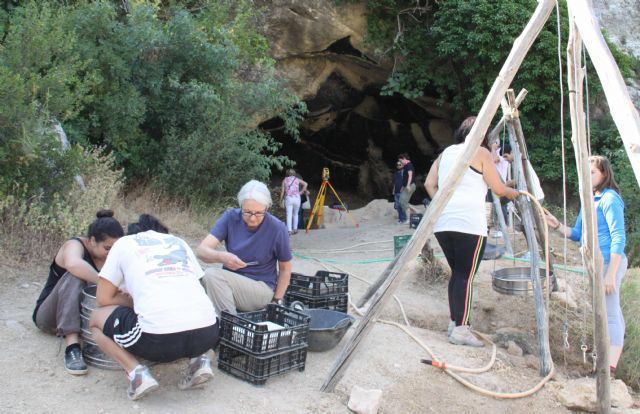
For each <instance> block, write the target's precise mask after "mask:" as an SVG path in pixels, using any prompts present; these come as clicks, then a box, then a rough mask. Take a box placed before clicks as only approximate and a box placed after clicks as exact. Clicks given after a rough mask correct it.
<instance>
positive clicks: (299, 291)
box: [285, 270, 349, 312]
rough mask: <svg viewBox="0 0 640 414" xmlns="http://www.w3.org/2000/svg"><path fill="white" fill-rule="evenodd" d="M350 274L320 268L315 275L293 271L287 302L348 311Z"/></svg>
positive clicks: (311, 307) (312, 307)
mask: <svg viewBox="0 0 640 414" xmlns="http://www.w3.org/2000/svg"><path fill="white" fill-rule="evenodd" d="M348 293H349V275H347V274H346V273H337V272H328V271H325V270H319V271H317V272H316V274H315V276H306V275H303V274H300V273H292V274H291V281H290V282H289V289H287V293H286V295H285V299H286V301H287V303H289V304H291V303H292V302H295V301H300V302H302V303H303V304H304V305H305V306H306V307H308V308H310V309H331V310H336V311H340V312H347V305H348V301H349V298H348Z"/></svg>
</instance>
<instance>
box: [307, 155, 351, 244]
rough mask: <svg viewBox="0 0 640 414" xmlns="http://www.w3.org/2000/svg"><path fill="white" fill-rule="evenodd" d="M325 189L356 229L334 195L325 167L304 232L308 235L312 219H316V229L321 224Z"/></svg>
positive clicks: (342, 204) (343, 206)
mask: <svg viewBox="0 0 640 414" xmlns="http://www.w3.org/2000/svg"><path fill="white" fill-rule="evenodd" d="M327 187H329V188H330V189H331V191H333V195H335V196H336V198H337V199H338V201H339V202H340V205H341V206H342V208H343V209H344V211H345V212H346V213H347V215H348V216H349V218H350V219H351V221H353V224H355V225H356V227H358V223H357V222H356V221H355V220H354V219H353V217H351V214H350V213H349V210H348V209H347V207H346V206H345V205H344V203H343V202H342V200H341V199H340V196H339V195H338V193H336V190H335V189H334V188H333V186H332V185H331V183H330V182H329V169H328V168H327V167H324V168H323V169H322V184H321V185H320V190H319V191H318V196H317V197H316V201H315V202H314V203H313V208H312V209H311V216H310V217H309V222H308V223H307V229H306V232H307V233H309V229H310V228H311V224H312V223H313V219H314V218H315V219H316V228H320V223H321V222H322V211H323V210H324V198H325V195H326V194H327Z"/></svg>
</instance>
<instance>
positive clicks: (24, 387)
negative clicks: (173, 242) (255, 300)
mask: <svg viewBox="0 0 640 414" xmlns="http://www.w3.org/2000/svg"><path fill="white" fill-rule="evenodd" d="M355 213H356V214H355V215H356V217H357V219H358V220H359V222H360V227H359V228H357V229H354V228H353V227H352V226H349V225H348V222H346V223H345V224H344V225H337V226H332V225H331V224H330V223H328V225H327V228H326V229H323V230H316V231H312V232H310V233H309V234H304V233H300V234H298V235H295V236H293V239H292V240H293V248H294V252H295V253H296V254H297V255H296V258H295V259H294V271H296V272H299V273H303V274H314V273H315V271H316V270H319V269H322V266H321V265H320V264H319V262H317V261H316V260H312V259H310V257H316V258H321V259H324V260H332V261H333V262H332V263H334V264H336V265H338V266H339V267H341V268H343V269H345V270H347V271H349V272H353V273H354V274H355V275H357V276H359V277H361V278H363V279H365V280H369V281H372V280H375V279H376V278H377V277H378V275H379V274H380V273H381V272H382V270H383V269H384V268H385V267H386V266H387V264H388V261H387V259H389V258H391V257H392V254H393V236H394V235H400V234H410V232H411V231H413V230H409V229H408V228H407V227H406V226H401V225H397V224H395V219H394V214H393V209H392V208H391V207H390V205H384V204H376V205H375V206H374V205H370V206H368V207H366V208H364V209H361V211H360V212H358V211H356V212H355ZM337 221H338V222H342V221H343V220H342V219H340V218H339V217H338V220H337ZM206 231H207V230H206V229H202V234H203V235H204V234H206ZM191 242H192V244H194V245H195V244H196V243H197V242H198V240H191ZM371 242H383V243H371ZM360 243H368V244H366V245H362V246H360V247H355V248H351V249H349V250H348V251H347V252H335V251H334V252H321V250H334V249H338V248H343V247H349V246H353V245H356V244H360ZM436 245H437V244H436ZM47 262H48V260H47V261H42V262H40V263H35V264H33V265H6V264H5V265H0V271H1V274H2V275H3V276H2V279H1V280H0V287H1V289H0V303H2V304H3V306H2V309H1V310H0V344H1V349H2V354H1V355H0V362H1V363H2V367H3V369H4V371H5V375H3V376H2V381H1V384H0V412H2V413H25V412H29V413H39V412H43V413H44V412H65V413H75V412H78V413H80V412H82V413H86V412H97V413H120V412H136V413H137V412H139V413H149V412H161V413H206V412H216V413H235V412H253V413H256V414H258V413H270V412H275V413H282V414H284V413H347V412H349V410H348V409H347V408H346V403H347V401H348V396H349V393H350V390H351V388H352V387H353V386H354V385H356V384H357V385H360V386H363V387H365V388H375V389H381V390H382V392H383V403H382V409H381V412H383V413H426V412H434V413H461V412H464V413H467V414H471V413H520V412H546V413H551V412H553V413H564V412H569V411H567V410H566V409H565V408H563V407H561V406H560V405H559V403H557V402H556V399H555V397H554V396H553V393H552V391H551V389H552V388H553V384H552V386H550V387H545V388H544V389H543V390H541V391H540V392H538V393H537V394H535V395H534V396H532V397H529V398H525V399H519V400H497V399H492V398H487V397H484V396H481V395H479V394H476V393H474V392H472V391H470V390H469V389H467V388H465V387H463V386H462V385H460V384H458V383H457V382H456V381H454V380H453V379H452V378H450V377H449V376H448V375H446V374H445V373H443V372H441V371H438V370H436V369H434V368H431V367H428V366H426V365H424V364H421V363H420V362H419V361H420V358H423V357H426V356H427V354H426V352H424V351H423V350H422V349H421V348H420V347H419V346H418V345H417V344H416V343H415V342H414V341H413V340H411V339H410V338H409V337H408V336H407V335H406V334H405V333H403V332H402V331H401V330H399V329H397V328H395V327H393V326H389V325H384V324H376V325H375V327H374V328H373V329H372V331H371V334H370V335H369V336H368V337H367V338H366V339H365V340H364V341H363V343H362V344H361V346H360V348H359V352H358V353H357V355H356V357H355V358H354V360H353V362H352V364H351V365H350V367H349V368H348V370H347V371H346V374H345V376H344V378H343V379H342V381H341V382H340V383H339V385H338V386H337V388H336V391H335V392H334V393H330V394H325V393H321V392H319V391H318V389H319V387H320V385H321V384H322V382H323V380H324V378H325V376H326V374H327V373H328V372H329V370H330V368H331V366H332V364H333V361H334V360H335V358H336V357H337V355H338V354H339V352H340V346H338V347H337V348H335V349H333V350H331V351H329V352H325V353H309V354H308V357H307V362H306V369H305V370H304V372H298V371H294V372H290V373H287V374H285V375H282V376H279V377H274V378H270V379H269V380H268V381H267V383H266V385H264V386H259V387H258V386H252V385H250V384H248V383H246V382H243V381H240V380H238V379H236V378H234V377H231V376H229V375H227V374H225V373H223V372H221V371H218V370H215V371H216V372H215V377H214V379H213V380H212V381H211V382H210V383H208V384H206V386H205V387H204V388H203V389H199V390H192V391H187V392H181V391H179V390H178V388H177V385H176V384H177V381H178V379H179V377H180V373H181V371H182V370H183V369H184V367H185V366H186V361H178V362H175V363H172V364H164V365H157V366H154V367H152V371H153V373H154V375H155V376H156V378H157V379H158V381H159V382H160V385H161V389H160V390H159V391H157V392H155V393H154V394H152V395H150V396H149V397H147V398H145V399H143V400H141V401H139V402H131V401H129V400H128V399H127V398H126V394H125V390H126V385H127V381H126V379H125V377H124V375H123V373H122V372H121V371H105V370H100V369H97V368H90V371H89V374H88V375H86V376H84V377H73V376H71V375H68V374H67V373H66V372H65V371H64V368H63V364H62V351H61V346H62V343H61V341H60V340H59V339H57V338H55V337H51V336H48V335H45V334H43V333H41V332H39V331H38V330H37V329H36V328H35V327H34V325H33V323H32V322H31V312H32V309H33V305H34V303H35V299H36V297H37V295H38V293H39V292H40V289H41V286H42V283H43V282H44V280H45V275H46V270H47V269H46V266H47V264H48V263H47ZM504 265H506V264H505V263H502V262H495V263H494V262H484V263H483V265H482V267H481V269H480V273H479V276H478V278H477V281H476V288H475V297H476V300H475V301H474V315H476V316H474V318H477V319H475V320H477V321H478V324H479V327H480V328H481V329H482V330H484V331H487V332H492V333H493V332H495V331H496V330H497V329H503V328H518V329H520V330H521V331H525V332H530V333H534V332H535V331H534V327H535V320H534V319H533V311H532V309H533V300H532V299H531V298H522V297H505V296H502V295H499V294H497V293H495V292H494V291H493V290H492V289H491V278H490V274H489V271H490V270H491V269H492V268H493V267H494V266H504ZM403 278H404V279H403V282H402V284H401V286H400V288H399V290H398V292H397V296H398V297H399V298H400V299H401V300H402V302H403V305H404V306H405V309H406V311H407V315H408V317H409V319H410V320H411V321H412V324H413V325H414V326H416V327H415V328H414V329H413V331H414V332H415V334H416V335H417V336H418V337H419V338H421V339H422V340H423V341H424V342H425V343H427V344H428V345H429V346H430V347H431V349H433V350H434V351H435V352H436V353H438V354H440V355H443V356H446V360H447V362H449V363H450V364H457V365H464V366H470V367H478V366H483V365H484V364H485V363H486V362H487V361H488V360H489V358H490V349H488V348H484V349H470V348H467V347H456V346H452V345H450V344H448V342H447V340H446V325H447V320H448V317H447V314H448V311H447V302H446V284H445V282H444V281H436V282H431V283H427V281H426V280H425V278H424V276H423V275H422V271H421V267H420V265H419V264H418V262H416V264H415V266H414V268H412V269H411V270H410V271H409V272H408V273H407V274H405V275H403ZM366 286H367V285H366V283H364V282H361V281H359V280H357V279H356V278H354V277H352V278H351V279H350V286H349V289H350V292H351V294H352V295H353V297H354V298H357V297H359V296H360V295H361V294H362V293H363V292H364V290H365V289H366ZM384 318H386V319H391V320H396V321H398V322H399V321H400V320H401V318H400V313H399V311H398V308H397V305H396V304H395V303H394V302H390V304H389V305H388V306H387V308H386V309H385V311H384ZM352 331H353V329H352V330H351V331H349V332H348V333H347V336H349V335H351V332H352ZM343 343H344V342H343ZM533 365H534V364H532V362H531V357H515V356H512V355H509V354H508V353H507V352H506V351H505V349H502V348H500V349H499V350H498V357H497V362H496V364H495V366H494V368H493V369H492V370H491V371H489V372H488V373H485V374H482V375H476V376H467V377H468V378H470V379H471V380H472V381H473V382H474V383H476V384H478V385H481V386H483V387H485V388H488V389H492V390H499V391H506V392H509V391H521V390H525V389H528V388H530V387H531V386H533V385H534V384H536V383H537V382H538V381H539V379H540V377H539V375H538V371H537V369H536V368H535V366H533ZM563 377H564V374H562V373H561V374H559V375H558V380H559V381H562V378H563Z"/></svg>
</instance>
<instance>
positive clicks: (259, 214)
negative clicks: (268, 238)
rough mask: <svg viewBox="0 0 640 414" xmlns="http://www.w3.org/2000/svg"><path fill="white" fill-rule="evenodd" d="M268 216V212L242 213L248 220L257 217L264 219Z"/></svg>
mask: <svg viewBox="0 0 640 414" xmlns="http://www.w3.org/2000/svg"><path fill="white" fill-rule="evenodd" d="M265 214H267V210H265V211H242V215H243V216H244V217H246V218H250V217H256V218H262V217H264V215H265Z"/></svg>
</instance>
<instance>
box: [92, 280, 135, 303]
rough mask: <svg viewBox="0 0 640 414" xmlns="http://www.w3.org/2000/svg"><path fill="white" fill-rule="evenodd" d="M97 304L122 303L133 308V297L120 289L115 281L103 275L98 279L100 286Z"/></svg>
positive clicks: (97, 292)
mask: <svg viewBox="0 0 640 414" xmlns="http://www.w3.org/2000/svg"><path fill="white" fill-rule="evenodd" d="M96 305H97V306H108V305H120V306H127V307H129V308H133V300H132V299H131V296H129V295H127V294H125V293H122V292H121V291H120V290H118V288H117V287H116V286H115V285H114V284H113V283H111V282H109V281H108V280H107V279H105V278H103V277H101V278H100V280H99V281H98V288H97V290H96Z"/></svg>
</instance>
